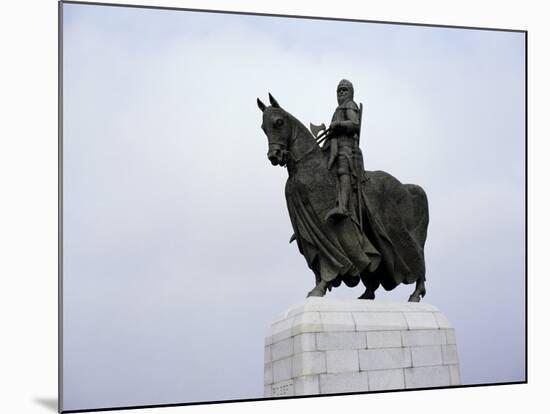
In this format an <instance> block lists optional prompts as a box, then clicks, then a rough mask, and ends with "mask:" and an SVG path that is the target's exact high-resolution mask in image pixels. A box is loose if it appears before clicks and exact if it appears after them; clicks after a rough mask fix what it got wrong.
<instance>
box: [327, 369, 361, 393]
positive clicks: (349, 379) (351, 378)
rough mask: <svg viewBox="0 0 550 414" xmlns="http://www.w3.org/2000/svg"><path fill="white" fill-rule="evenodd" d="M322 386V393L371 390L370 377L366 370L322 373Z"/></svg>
mask: <svg viewBox="0 0 550 414" xmlns="http://www.w3.org/2000/svg"><path fill="white" fill-rule="evenodd" d="M320 386H321V394H337V393H338V394H339V393H344V392H360V391H369V377H368V374H367V373H366V372H346V373H341V374H322V375H321V376H320Z"/></svg>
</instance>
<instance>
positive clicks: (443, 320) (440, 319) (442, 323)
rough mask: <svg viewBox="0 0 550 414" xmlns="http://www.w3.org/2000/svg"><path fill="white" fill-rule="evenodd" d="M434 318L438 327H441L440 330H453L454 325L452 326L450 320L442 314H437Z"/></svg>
mask: <svg viewBox="0 0 550 414" xmlns="http://www.w3.org/2000/svg"><path fill="white" fill-rule="evenodd" d="M434 316H435V320H436V322H437V325H438V326H439V329H451V328H452V327H453V325H451V322H449V319H447V317H446V316H445V315H443V314H442V313H441V312H435V313H434Z"/></svg>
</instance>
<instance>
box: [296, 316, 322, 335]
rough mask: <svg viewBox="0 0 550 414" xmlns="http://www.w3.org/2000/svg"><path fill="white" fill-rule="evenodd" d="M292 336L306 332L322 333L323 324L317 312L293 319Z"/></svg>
mask: <svg viewBox="0 0 550 414" xmlns="http://www.w3.org/2000/svg"><path fill="white" fill-rule="evenodd" d="M293 318H294V319H293V322H292V335H300V334H302V333H307V332H323V323H322V322H321V315H320V314H319V312H307V313H302V314H300V315H296V316H294V317H293Z"/></svg>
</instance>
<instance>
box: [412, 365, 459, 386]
mask: <svg viewBox="0 0 550 414" xmlns="http://www.w3.org/2000/svg"><path fill="white" fill-rule="evenodd" d="M450 384H451V378H450V374H449V367H446V366H443V365H440V366H435V367H415V368H405V388H408V389H410V388H427V387H446V386H449V385H450Z"/></svg>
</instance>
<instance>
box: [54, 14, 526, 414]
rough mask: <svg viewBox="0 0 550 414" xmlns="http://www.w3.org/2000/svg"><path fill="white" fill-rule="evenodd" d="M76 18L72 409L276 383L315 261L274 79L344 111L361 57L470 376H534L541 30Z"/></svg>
mask: <svg viewBox="0 0 550 414" xmlns="http://www.w3.org/2000/svg"><path fill="white" fill-rule="evenodd" d="M63 35H64V51H63V52H64V68H63V69H64V85H63V86H64V96H63V98H64V124H63V128H64V130H63V133H64V147H63V150H64V160H63V162H64V165H63V167H64V170H63V173H64V174H63V183H64V233H63V237H64V245H63V249H64V257H63V266H64V296H63V301H64V322H63V327H64V373H63V374H64V409H67V410H68V409H79V408H80V409H83V408H94V407H106V406H126V405H149V404H163V403H180V402H192V401H208V400H227V399H242V398H259V397H262V396H263V341H264V336H265V334H266V333H267V331H268V329H269V324H270V322H271V321H272V320H273V319H274V318H275V317H276V316H277V315H278V314H279V313H280V312H282V311H284V310H285V309H286V308H288V307H289V306H290V305H292V304H294V303H297V302H299V301H301V300H302V299H303V298H304V296H305V295H306V293H307V292H308V291H309V290H310V289H311V288H312V287H313V284H314V275H313V273H312V272H311V271H310V270H309V269H308V268H307V266H306V264H305V260H304V259H303V257H301V256H300V254H299V253H298V251H297V247H296V245H295V244H292V245H289V244H288V239H289V237H290V235H291V233H292V229H291V225H290V220H289V218H288V212H287V211H286V203H285V200H284V183H285V180H286V170H284V169H282V168H278V167H277V168H276V167H273V166H271V164H270V163H269V161H268V160H267V157H266V153H267V139H266V137H265V135H264V134H263V132H262V131H261V130H260V124H261V113H260V111H259V110H258V108H257V106H256V102H255V101H256V97H260V98H261V99H262V100H264V102H267V93H268V91H269V92H271V93H272V94H273V95H274V96H275V97H276V98H277V99H278V101H279V103H280V104H281V105H282V106H283V107H284V108H285V109H287V110H288V111H289V112H290V113H292V114H293V115H295V116H296V117H297V118H298V119H300V120H301V121H302V122H303V123H304V124H306V125H308V124H309V122H314V123H321V122H325V123H327V122H329V121H330V117H331V116H332V112H333V110H334V108H335V106H336V104H337V103H336V93H335V89H336V85H337V83H338V81H339V80H340V79H341V78H344V77H345V78H348V79H350V80H351V81H352V82H353V83H354V85H355V99H356V101H357V102H363V103H364V105H365V115H364V125H363V131H362V150H363V153H364V154H365V164H366V168H367V169H369V170H376V169H381V170H384V171H387V172H389V173H391V174H392V175H394V176H396V177H397V178H398V179H399V180H401V181H403V182H411V183H415V184H419V185H421V186H422V187H423V188H424V189H425V191H426V193H427V195H428V201H429V206H430V226H429V229H428V240H427V244H426V266H427V276H426V277H427V283H426V287H427V296H426V298H425V301H426V302H428V303H431V304H433V305H435V306H437V307H438V308H439V309H440V310H441V311H442V312H443V313H445V314H446V315H447V317H448V318H449V319H450V320H451V322H452V323H453V324H454V326H455V329H456V335H457V341H458V351H459V358H460V364H461V370H462V381H463V383H464V384H479V383H495V382H508V381H518V380H523V379H524V358H525V349H524V340H525V330H524V329H525V326H524V320H525V315H524V305H525V303H524V297H525V286H524V278H525V271H524V263H525V226H524V219H525V203H524V200H525V148H524V145H525V137H524V129H525V117H524V106H525V102H524V95H525V90H524V78H525V66H524V61H525V59H524V54H525V48H524V43H525V42H524V40H525V39H524V34H522V33H511V32H492V31H479V30H462V29H445V28H431V27H414V26H403V25H387V24H374V23H349V22H337V21H320V20H311V19H290V18H270V17H253V16H236V15H223V14H214V13H198V12H195V13H191V12H185V11H168V10H148V9H136V8H121V7H101V6H88V5H73V4H65V5H64V30H63ZM413 289H414V288H413V286H400V287H398V288H397V289H395V290H394V291H391V292H384V291H383V290H382V289H380V290H379V291H378V292H377V293H378V298H380V299H382V300H391V301H402V300H406V298H407V297H408V296H409V295H410V293H411V292H412V290H413ZM361 293H362V288H360V287H357V288H354V289H349V288H346V287H340V288H338V289H335V290H333V291H332V292H331V293H329V294H328V295H329V297H342V298H354V297H357V296H359V295H360V294H361Z"/></svg>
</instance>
